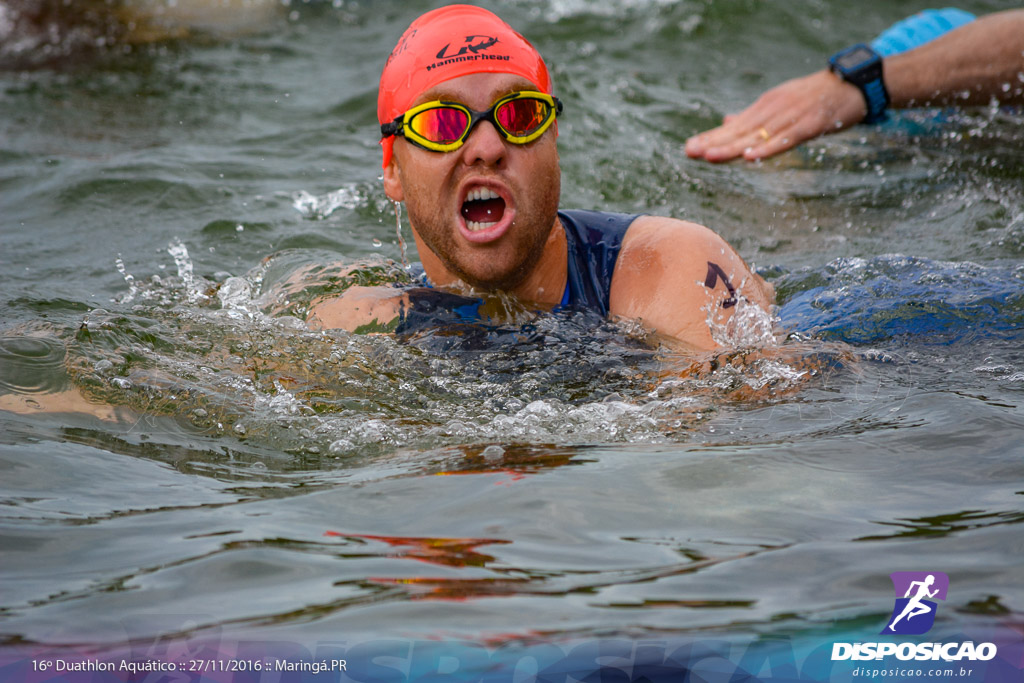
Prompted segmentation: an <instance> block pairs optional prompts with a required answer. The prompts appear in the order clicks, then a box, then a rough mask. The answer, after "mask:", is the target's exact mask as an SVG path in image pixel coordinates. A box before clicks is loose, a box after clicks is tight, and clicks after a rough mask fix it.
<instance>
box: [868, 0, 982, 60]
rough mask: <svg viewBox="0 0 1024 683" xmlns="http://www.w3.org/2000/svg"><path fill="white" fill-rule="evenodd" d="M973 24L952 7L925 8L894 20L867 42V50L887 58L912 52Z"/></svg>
mask: <svg viewBox="0 0 1024 683" xmlns="http://www.w3.org/2000/svg"><path fill="white" fill-rule="evenodd" d="M971 21H974V15H973V14H971V13H970V12H965V11H963V10H961V9H957V8H955V7H946V8H945V9H926V10H924V11H923V12H920V13H919V14H915V15H913V16H910V17H907V18H906V19H903V20H901V21H897V22H896V23H895V24H893V25H892V26H890V27H889V28H887V29H885V30H884V31H882V33H881V34H880V35H879V36H878V37H877V38H875V39H874V40H873V41H871V48H872V49H873V50H874V51H875V52H877V53H878V54H880V55H882V56H883V57H888V56H890V55H896V54H899V53H901V52H906V51H907V50H913V49H914V48H915V47H920V46H921V45H924V44H925V43H927V42H929V41H931V40H934V39H936V38H938V37H939V36H941V35H942V34H943V33H947V32H949V31H952V30H953V29H955V28H957V27H958V26H963V25H964V24H967V23H970V22H971Z"/></svg>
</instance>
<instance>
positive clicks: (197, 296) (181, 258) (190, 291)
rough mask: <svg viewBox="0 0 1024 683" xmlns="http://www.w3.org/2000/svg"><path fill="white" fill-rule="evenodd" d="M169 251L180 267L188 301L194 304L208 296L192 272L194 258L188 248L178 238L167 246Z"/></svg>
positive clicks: (179, 274)
mask: <svg viewBox="0 0 1024 683" xmlns="http://www.w3.org/2000/svg"><path fill="white" fill-rule="evenodd" d="M167 253H168V254H170V255H171V256H172V257H173V258H174V264H175V265H176V266H177V267H178V277H179V278H180V279H181V283H182V285H183V286H184V288H185V294H186V296H187V297H188V302H189V303H190V304H194V303H196V302H197V301H200V300H202V299H207V298H208V297H207V296H206V295H205V294H204V293H203V292H202V290H200V289H199V288H198V287H197V285H196V279H195V275H193V273H192V259H191V258H190V257H189V255H188V248H187V247H186V246H185V245H184V244H183V243H182V242H181V240H176V241H174V242H171V244H170V245H168V247H167Z"/></svg>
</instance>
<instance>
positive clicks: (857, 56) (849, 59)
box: [836, 47, 875, 71]
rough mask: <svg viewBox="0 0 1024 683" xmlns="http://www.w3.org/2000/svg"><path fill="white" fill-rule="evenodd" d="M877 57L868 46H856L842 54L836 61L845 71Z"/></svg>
mask: <svg viewBox="0 0 1024 683" xmlns="http://www.w3.org/2000/svg"><path fill="white" fill-rule="evenodd" d="M874 58H875V53H874V52H872V51H871V50H869V49H868V48H866V47H855V48H854V49H852V50H850V51H849V52H847V53H846V54H844V55H841V56H840V57H839V58H838V59H837V60H836V63H837V64H838V65H839V67H840V68H841V69H843V70H844V71H849V70H851V69H855V68H857V67H858V66H860V65H861V64H863V63H865V62H868V61H871V60H872V59H874Z"/></svg>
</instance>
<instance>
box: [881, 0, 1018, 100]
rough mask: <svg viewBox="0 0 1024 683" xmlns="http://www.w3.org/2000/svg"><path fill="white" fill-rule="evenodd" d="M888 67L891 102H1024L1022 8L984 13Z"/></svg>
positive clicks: (887, 61) (890, 59)
mask: <svg viewBox="0 0 1024 683" xmlns="http://www.w3.org/2000/svg"><path fill="white" fill-rule="evenodd" d="M884 70H885V83H886V87H887V88H888V90H889V96H890V97H891V98H892V106H893V107H922V106H934V105H947V104H956V105H977V104H988V103H989V102H991V101H992V99H993V98H995V99H996V100H998V101H999V102H1002V103H1017V102H1024V10H1009V11H1006V12H999V13H996V14H990V15H988V16H985V17H981V18H979V19H977V20H975V21H972V22H971V23H969V24H967V25H965V26H961V27H960V28H958V29H955V30H953V31H950V32H949V33H947V34H946V35H944V36H941V37H939V38H936V39H935V40H933V41H931V42H930V43H927V44H925V45H923V46H921V47H919V48H917V49H916V50H911V51H909V52H905V53H903V54H899V55H894V56H892V57H888V58H886V59H885V62H884Z"/></svg>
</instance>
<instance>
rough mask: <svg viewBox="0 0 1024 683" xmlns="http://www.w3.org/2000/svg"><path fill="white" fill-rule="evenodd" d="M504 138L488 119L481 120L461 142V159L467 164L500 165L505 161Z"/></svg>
mask: <svg viewBox="0 0 1024 683" xmlns="http://www.w3.org/2000/svg"><path fill="white" fill-rule="evenodd" d="M505 145H506V143H505V138H503V137H502V136H501V134H500V133H499V132H498V129H497V128H495V127H494V124H493V123H491V122H490V121H486V120H485V121H481V122H480V123H478V124H476V126H474V128H473V130H471V131H470V132H469V137H468V138H466V142H465V143H463V145H462V149H461V150H460V151H461V152H462V160H463V163H465V164H466V165H468V166H474V165H476V164H481V165H484V166H494V167H500V166H501V165H502V164H504V163H505V155H506V152H507V148H506V147H505Z"/></svg>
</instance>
